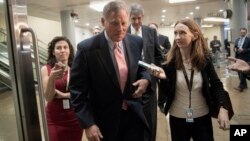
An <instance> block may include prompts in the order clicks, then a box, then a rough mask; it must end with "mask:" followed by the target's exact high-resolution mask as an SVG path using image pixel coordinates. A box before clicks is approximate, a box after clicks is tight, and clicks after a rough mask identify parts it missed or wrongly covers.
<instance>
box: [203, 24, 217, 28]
mask: <svg viewBox="0 0 250 141" xmlns="http://www.w3.org/2000/svg"><path fill="white" fill-rule="evenodd" d="M213 26H214V25H213V24H203V25H201V27H213Z"/></svg>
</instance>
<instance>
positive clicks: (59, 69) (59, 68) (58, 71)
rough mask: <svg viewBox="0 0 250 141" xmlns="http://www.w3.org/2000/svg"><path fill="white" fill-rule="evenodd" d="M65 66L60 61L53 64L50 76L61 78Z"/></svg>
mask: <svg viewBox="0 0 250 141" xmlns="http://www.w3.org/2000/svg"><path fill="white" fill-rule="evenodd" d="M64 69H65V67H64V66H63V65H62V63H60V62H59V63H55V66H54V67H53V68H52V69H51V73H50V77H52V78H53V79H62V78H63V74H64Z"/></svg>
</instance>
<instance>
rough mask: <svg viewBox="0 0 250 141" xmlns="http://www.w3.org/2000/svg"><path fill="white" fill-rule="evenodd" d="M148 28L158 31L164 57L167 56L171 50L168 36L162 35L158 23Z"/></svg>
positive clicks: (151, 24)
mask: <svg viewBox="0 0 250 141" xmlns="http://www.w3.org/2000/svg"><path fill="white" fill-rule="evenodd" d="M148 26H149V27H151V28H153V29H155V30H156V32H157V35H158V40H159V44H160V47H161V50H162V52H163V53H164V55H165V54H167V52H168V50H169V49H170V48H171V44H170V42H169V39H168V36H165V35H162V34H160V33H159V32H158V25H157V24H156V23H150V24H148Z"/></svg>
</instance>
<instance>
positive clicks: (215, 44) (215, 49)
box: [210, 35, 221, 68]
mask: <svg viewBox="0 0 250 141" xmlns="http://www.w3.org/2000/svg"><path fill="white" fill-rule="evenodd" d="M220 47H221V43H220V41H219V40H218V39H217V36H216V35H215V36H214V39H213V40H212V41H211V42H210V48H211V49H212V53H213V61H214V63H215V64H216V66H217V68H219V67H220V60H219V58H220V52H221V51H220Z"/></svg>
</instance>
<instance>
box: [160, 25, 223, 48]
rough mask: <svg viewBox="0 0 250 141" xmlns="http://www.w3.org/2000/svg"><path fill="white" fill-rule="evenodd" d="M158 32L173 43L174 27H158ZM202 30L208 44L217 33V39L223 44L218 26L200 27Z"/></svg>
mask: <svg viewBox="0 0 250 141" xmlns="http://www.w3.org/2000/svg"><path fill="white" fill-rule="evenodd" d="M158 32H159V33H160V34H162V35H166V36H168V38H169V41H170V43H171V45H173V42H174V28H173V27H160V28H159V29H158ZM202 32H203V35H204V38H208V45H209V43H210V41H211V40H213V36H214V35H217V37H218V40H220V41H221V43H222V44H223V41H222V40H221V39H222V38H221V33H220V27H211V28H202Z"/></svg>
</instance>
